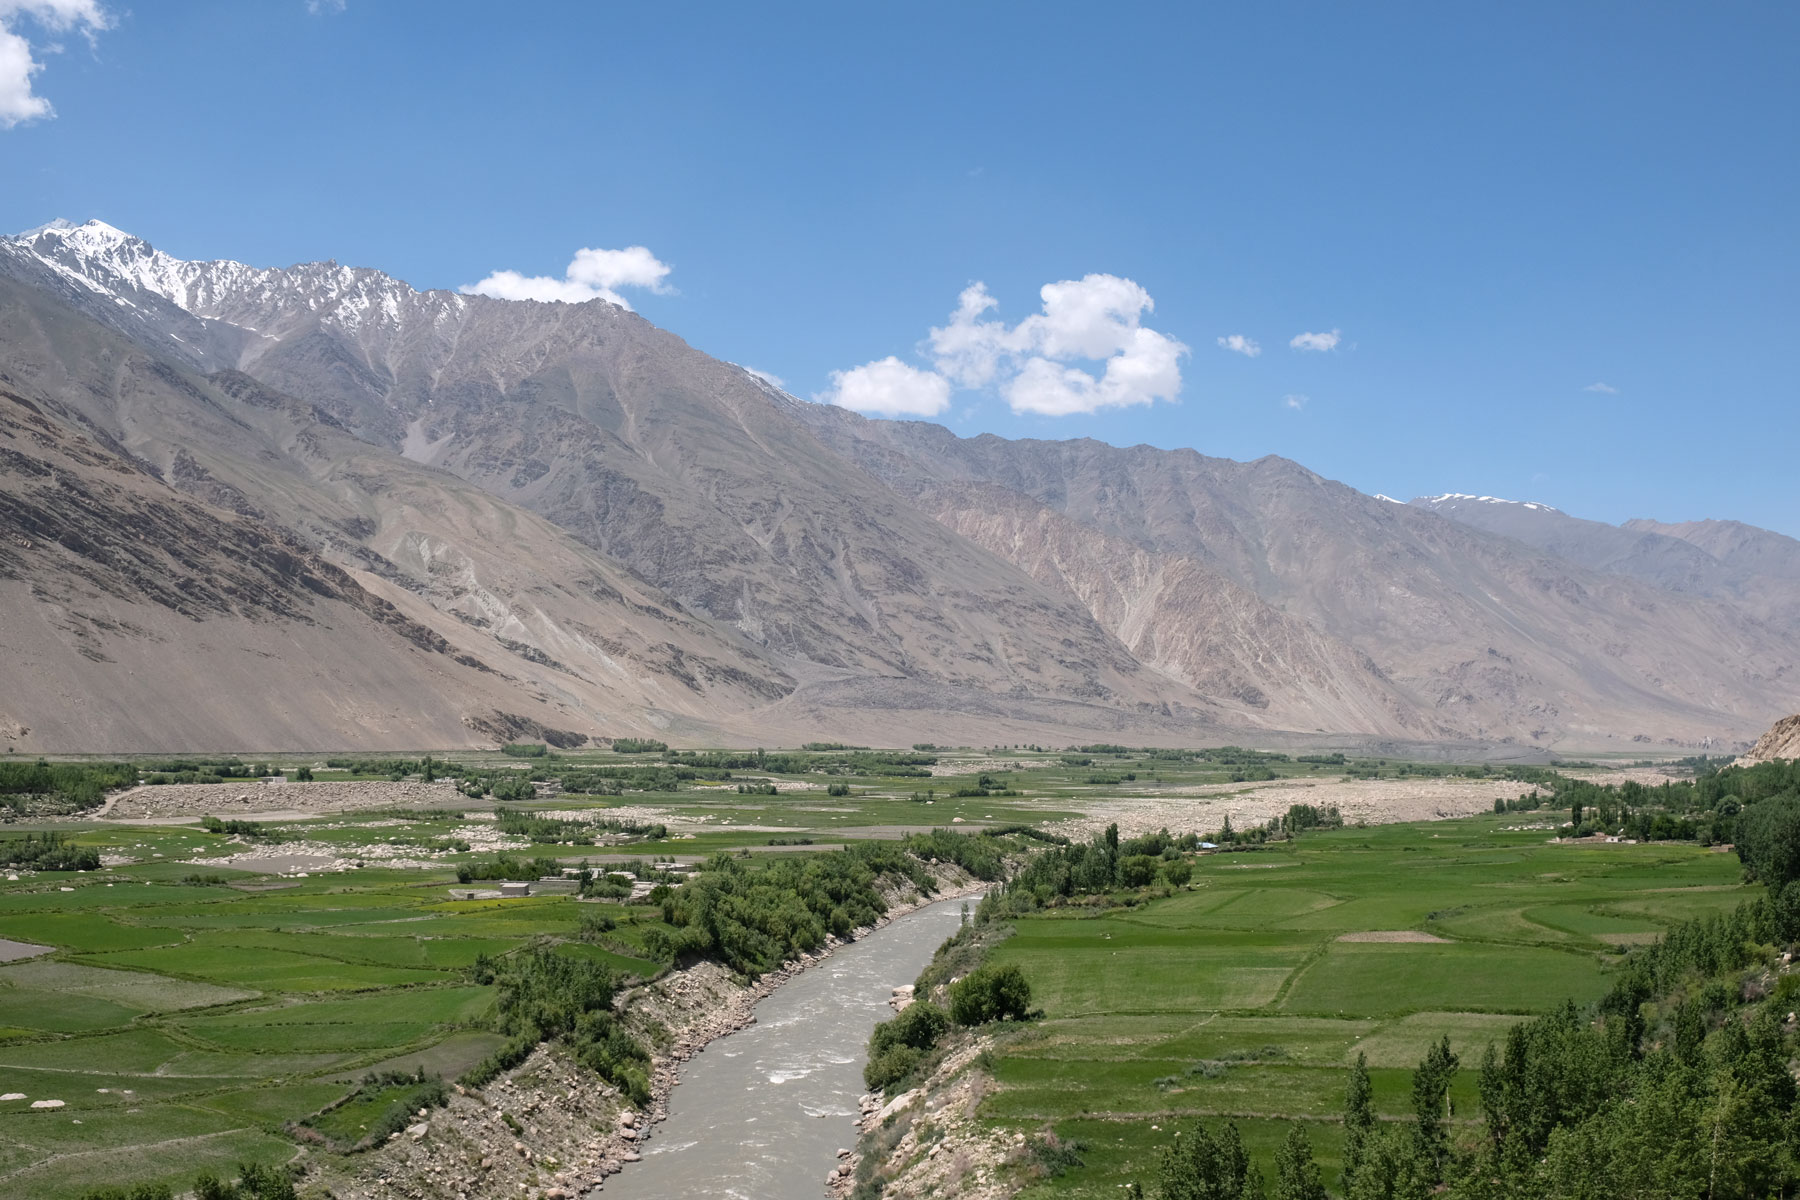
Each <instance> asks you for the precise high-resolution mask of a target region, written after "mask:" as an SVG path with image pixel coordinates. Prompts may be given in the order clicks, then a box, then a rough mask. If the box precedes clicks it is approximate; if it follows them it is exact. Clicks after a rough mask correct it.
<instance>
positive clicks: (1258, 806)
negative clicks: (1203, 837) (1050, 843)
mask: <svg viewBox="0 0 1800 1200" xmlns="http://www.w3.org/2000/svg"><path fill="white" fill-rule="evenodd" d="M1229 786H1230V788H1231V791H1230V792H1229V793H1225V794H1219V793H1216V792H1209V791H1206V790H1203V789H1201V788H1195V789H1194V790H1193V791H1191V792H1189V791H1184V792H1183V793H1182V794H1179V795H1166V796H1136V797H1127V798H1120V799H1115V800H1103V799H1099V798H1095V799H1092V800H1089V799H1085V798H1077V799H1071V800H1069V801H1068V804H1069V806H1070V807H1074V808H1082V809H1085V810H1087V811H1086V815H1084V816H1080V817H1072V818H1070V819H1069V820H1066V821H1058V822H1056V823H1055V824H1054V825H1051V826H1049V828H1050V829H1052V830H1054V831H1055V832H1057V833H1060V834H1062V835H1063V836H1065V837H1072V838H1088V837H1092V836H1093V835H1094V834H1096V833H1099V832H1100V831H1101V830H1103V829H1105V828H1106V827H1107V826H1108V825H1109V824H1112V823H1114V822H1116V823H1117V824H1118V826H1119V833H1120V834H1121V835H1122V836H1124V837H1137V836H1139V835H1142V834H1146V833H1154V832H1155V831H1156V830H1158V829H1167V830H1168V831H1169V832H1171V833H1190V832H1192V833H1199V834H1207V833H1214V832H1217V831H1218V830H1219V829H1220V828H1221V827H1222V826H1223V825H1224V823H1225V817H1226V815H1227V814H1229V815H1230V817H1231V824H1232V826H1233V827H1234V828H1237V829H1243V828H1245V827H1246V826H1250V825H1261V824H1262V823H1263V822H1265V821H1268V820H1269V819H1270V818H1272V817H1278V816H1281V815H1282V814H1283V813H1285V812H1287V810H1288V806H1289V805H1292V804H1311V805H1313V806H1314V807H1317V808H1324V807H1326V806H1328V805H1334V804H1335V805H1336V806H1337V808H1338V811H1339V812H1341V813H1343V815H1344V820H1345V822H1347V823H1349V824H1352V825H1354V824H1355V823H1356V822H1358V821H1364V822H1367V823H1368V824H1370V825H1388V824H1393V823H1395V822H1398V821H1431V820H1436V819H1438V818H1442V817H1467V816H1472V815H1474V814H1475V813H1484V812H1493V811H1494V801H1495V800H1496V799H1498V798H1503V797H1508V796H1517V795H1518V794H1519V793H1520V792H1521V791H1525V790H1529V789H1525V788H1522V787H1521V786H1520V785H1519V784H1518V783H1515V782H1511V781H1508V780H1497V779H1489V780H1471V779H1340V780H1331V781H1327V780H1307V781H1304V782H1301V781H1281V780H1278V781H1276V782H1274V783H1267V784H1263V785H1261V786H1257V787H1249V786H1248V785H1245V784H1232V785H1229Z"/></svg>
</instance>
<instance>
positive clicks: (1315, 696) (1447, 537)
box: [0, 222, 1800, 746]
mask: <svg viewBox="0 0 1800 1200" xmlns="http://www.w3.org/2000/svg"><path fill="white" fill-rule="evenodd" d="M0 280H10V281H11V282H10V283H0V385H4V386H6V387H9V388H13V389H15V390H16V392H17V393H18V394H19V395H20V396H22V397H24V398H25V399H26V400H27V401H29V402H31V403H34V404H39V405H40V406H41V407H43V410H44V412H45V413H47V414H50V415H49V416H48V417H47V418H46V419H51V420H54V421H56V422H58V423H60V425H61V426H62V427H63V428H64V429H65V430H66V431H68V432H69V433H70V434H71V435H72V436H87V437H90V438H92V439H95V440H97V441H99V442H103V443H104V444H105V445H108V446H111V447H113V448H114V451H115V452H116V453H117V454H119V455H121V456H124V458H125V460H127V461H133V462H135V463H138V464H140V469H142V470H143V471H145V472H147V474H146V478H151V479H152V480H153V481H154V476H160V478H161V480H162V481H164V482H165V483H166V485H167V486H170V487H173V488H176V489H178V490H180V491H182V492H183V493H184V494H185V496H186V497H187V499H188V501H189V502H191V503H194V504H196V505H204V506H205V507H206V508H208V509H209V510H212V511H215V512H218V513H222V514H234V515H235V516H236V517H241V518H242V519H245V520H254V521H256V522H259V523H260V524H261V525H262V526H263V527H266V528H268V529H270V530H279V531H281V534H282V536H288V537H291V538H292V539H294V541H295V544H297V545H299V546H302V547H305V548H307V549H308V551H309V552H311V553H314V554H316V555H318V556H319V557H320V560H321V561H323V562H329V563H335V564H337V565H338V566H340V567H342V568H343V569H345V570H346V571H348V572H350V577H351V578H352V579H353V580H354V581H356V583H357V585H358V586H359V587H362V588H364V589H365V590H367V591H368V592H369V593H370V594H371V595H372V596H376V597H379V598H382V599H385V600H387V601H388V602H390V603H392V604H393V605H394V606H395V608H396V611H400V612H403V613H405V614H406V615H407V617H408V619H410V620H415V621H418V622H419V623H420V625H421V626H422V627H424V628H428V629H431V630H433V631H435V632H436V633H437V635H438V636H440V637H442V638H444V639H445V641H446V644H447V645H449V646H451V647H452V658H454V657H455V655H457V654H461V655H464V656H466V657H468V658H470V659H472V660H474V661H476V662H478V663H480V664H481V666H483V667H486V668H487V670H485V671H483V670H479V669H477V668H464V669H465V670H470V671H474V673H475V674H476V675H479V676H480V677H481V680H482V681H483V683H482V688H485V689H486V690H485V691H483V690H482V688H472V689H470V690H469V692H468V694H467V696H466V697H463V696H461V695H455V696H445V695H442V694H440V695H439V696H438V697H437V700H438V701H440V702H442V703H443V704H444V705H446V706H447V708H446V711H449V710H450V709H454V710H455V711H454V716H455V718H456V720H457V721H458V722H461V723H463V726H464V727H465V728H470V727H471V726H470V723H471V722H473V723H474V724H475V726H480V722H482V721H483V720H490V718H489V717H487V716H484V714H488V713H491V712H494V711H500V712H512V713H516V714H518V715H520V716H521V717H524V718H528V719H530V720H533V721H539V722H542V723H544V724H546V725H550V726H553V727H566V728H569V729H572V730H578V731H582V732H589V733H595V734H606V733H611V732H632V733H636V732H642V731H644V730H647V729H664V730H669V731H671V733H673V734H674V735H675V736H683V737H689V738H695V739H701V740H718V739H734V740H740V741H742V740H749V739H753V740H768V741H774V740H778V739H785V740H798V738H799V737H801V736H827V735H841V736H845V737H854V738H856V739H857V740H863V741H881V742H884V743H893V742H900V741H906V740H910V739H911V738H913V737H915V736H917V737H920V738H921V739H928V740H937V741H944V740H950V741H969V742H978V743H981V742H990V741H1013V740H1024V739H1034V740H1035V739H1037V738H1040V737H1057V736H1063V735H1064V734H1067V735H1069V736H1070V737H1071V738H1074V737H1079V736H1082V734H1083V732H1084V731H1085V732H1087V733H1099V732H1106V733H1107V734H1108V735H1109V740H1120V739H1123V740H1159V741H1167V740H1197V739H1199V738H1201V737H1211V736H1232V737H1236V736H1240V735H1242V736H1246V737H1249V736H1255V737H1258V738H1262V739H1264V740H1267V739H1269V738H1275V737H1277V736H1278V731H1281V730H1298V731H1301V732H1303V733H1307V734H1309V735H1310V734H1313V733H1315V732H1316V731H1321V730H1323V731H1327V732H1330V733H1346V734H1360V735H1368V736H1372V737H1381V738H1406V739H1439V738H1483V739H1490V740H1500V739H1513V740H1517V741H1520V742H1525V743H1535V744H1537V745H1546V746H1547V745H1554V744H1564V745H1576V744H1582V745H1606V744H1609V743H1615V742H1622V743H1626V744H1629V743H1630V742H1631V741H1632V740H1633V739H1639V740H1641V739H1650V740H1655V741H1659V742H1660V741H1663V740H1665V739H1667V740H1671V741H1674V742H1678V743H1681V744H1697V743H1699V742H1700V741H1701V740H1702V739H1704V738H1707V737H1712V738H1716V739H1724V740H1744V741H1747V740H1748V739H1749V738H1750V737H1752V736H1754V734H1755V733H1756V732H1758V731H1760V730H1761V729H1762V728H1764V727H1766V725H1767V723H1768V720H1769V719H1770V717H1771V716H1772V714H1774V713H1775V712H1777V711H1783V710H1789V709H1792V708H1796V707H1800V663H1797V662H1796V652H1795V650H1794V639H1792V638H1791V637H1789V636H1788V633H1787V627H1786V626H1785V625H1783V624H1782V622H1783V621H1785V620H1786V618H1787V614H1788V612H1789V609H1788V608H1785V607H1784V605H1788V604H1790V603H1791V602H1792V601H1793V599H1794V596H1795V595H1796V593H1800V587H1796V586H1793V585H1792V584H1791V582H1784V577H1782V576H1779V575H1778V574H1769V573H1766V572H1765V573H1761V574H1754V573H1753V574H1748V575H1746V574H1743V571H1747V570H1748V567H1743V568H1742V569H1740V567H1739V566H1737V565H1734V563H1737V562H1739V561H1740V560H1741V561H1742V562H1744V563H1748V562H1750V561H1752V560H1754V561H1755V562H1756V563H1759V564H1760V563H1764V562H1774V561H1778V560H1779V561H1785V560H1784V559H1782V554H1783V553H1785V552H1784V551H1783V550H1782V549H1781V548H1780V547H1779V546H1776V545H1774V544H1772V543H1771V544H1768V545H1765V544H1763V543H1761V542H1758V541H1756V539H1754V538H1738V539H1737V540H1735V541H1733V540H1732V539H1731V538H1729V537H1725V536H1724V535H1722V534H1718V532H1717V531H1713V530H1710V529H1708V530H1703V531H1699V532H1696V533H1695V535H1694V537H1692V538H1690V537H1687V536H1685V535H1672V534H1671V533H1669V532H1666V531H1664V530H1661V529H1655V530H1643V531H1634V530H1620V529H1617V528H1615V527H1612V526H1606V525H1600V524H1598V523H1595V522H1581V521H1577V520H1576V519H1574V518H1570V517H1568V516H1566V515H1565V514H1561V513H1556V512H1555V510H1551V509H1542V508H1541V506H1539V507H1536V508H1523V507H1521V508H1520V512H1519V513H1514V512H1512V511H1511V507H1512V506H1507V509H1508V511H1506V512H1500V511H1498V509H1497V506H1487V505H1480V506H1477V507H1475V508H1472V509H1469V510H1468V511H1466V512H1465V511H1463V510H1464V508H1465V507H1466V506H1464V505H1461V504H1460V503H1457V504H1448V503H1446V504H1444V505H1443V506H1441V508H1440V511H1429V510H1428V508H1429V507H1430V506H1426V505H1422V504H1417V505H1414V506H1406V505H1399V504H1395V503H1392V502H1389V501H1386V500H1382V499H1377V498H1374V497H1369V496H1364V495H1362V494H1360V493H1358V492H1355V491H1354V490H1352V489H1350V488H1348V487H1345V486H1343V485H1342V484H1336V483H1332V482H1330V481H1328V480H1324V479H1321V478H1320V477H1318V476H1317V475H1314V474H1313V473H1311V472H1309V471H1307V470H1305V469H1304V468H1302V467H1300V466H1298V465H1296V464H1294V463H1291V462H1287V461H1285V460H1282V459H1276V458H1268V459H1262V460H1259V461H1257V462H1254V463H1236V462H1230V461H1227V460H1221V459H1209V458H1205V457H1203V456H1201V455H1199V454H1196V453H1193V452H1191V451H1175V452H1169V451H1159V450H1153V449H1151V448H1148V447H1141V446H1140V447H1134V448H1129V449H1122V448H1118V447H1112V446H1107V445H1105V444H1103V443H1099V442H1094V441H1089V440H1081V441H1071V442H1042V441H1018V442H1012V441H1006V440H1004V439H1000V438H994V437H980V438H973V439H959V438H957V437H955V436H954V435H952V434H950V433H949V432H948V431H947V430H944V429H942V428H940V427H937V426H931V425H925V424H922V423H917V422H885V421H871V420H866V419H864V418H861V417H857V416H855V415H854V414H851V413H848V412H844V411H842V410H838V409H828V408H822V407H820V406H816V405H810V404H805V403H803V402H801V401H797V400H795V399H793V398H792V397H790V396H787V395H785V394H784V393H781V392H779V391H778V390H776V389H773V388H771V387H770V386H769V385H767V384H766V383H764V382H762V381H761V380H759V379H757V378H755V377H753V376H751V375H749V374H748V373H747V372H744V371H743V370H741V369H739V368H737V367H734V366H731V365H730V364H727V363H722V362H719V361H717V360H715V359H712V358H709V357H707V356H706V355H704V354H702V353H700V352H699V351H696V350H694V349H693V348H691V347H689V346H687V345H686V344H685V343H683V342H682V341H681V340H680V339H679V338H676V337H674V336H673V335H671V334H668V333H666V332H664V331H662V330H659V329H657V328H655V327H654V326H652V325H650V324H649V323H648V322H646V321H644V320H643V319H642V318H641V317H638V316H637V315H635V314H633V313H631V312H629V311H626V310H624V309H621V308H618V307H616V306H613V305H611V304H608V303H605V302H604V301H594V302H590V303H587V304H579V305H564V304H540V303H535V302H513V301H501V300H494V299H490V298H486V297H478V296H462V295H457V294H454V293H448V292H417V291H414V290H413V289H412V288H410V287H408V286H407V285H405V284H404V283H401V282H399V281H397V280H394V279H392V278H390V277H388V276H386V275H383V274H381V273H380V272H378V271H372V270H367V269H361V268H346V267H340V266H338V265H337V264H335V263H322V264H306V265H301V266H295V267H290V268H282V269H273V270H263V269H256V268H251V267H247V266H244V265H242V264H238V263H232V262H183V261H181V260H177V259H174V258H171V257H169V256H168V255H165V254H162V253H160V252H159V251H156V250H155V249H154V248H153V247H151V246H150V245H149V244H147V243H145V242H143V241H142V240H140V239H137V238H134V237H131V236H129V235H126V234H123V233H121V232H120V231H118V230H115V229H112V228H111V227H110V226H105V225H103V224H100V223H97V222H90V223H89V224H86V225H80V226H74V225H68V224H65V223H58V224H54V225H52V226H47V227H45V228H43V229H40V230H35V231H33V232H32V233H30V234H27V235H22V236H21V237H20V238H18V239H14V240H11V241H5V240H0ZM149 473H153V474H149ZM1439 499H1440V501H1445V502H1447V501H1449V500H1451V499H1453V498H1439ZM221 519H225V518H224V517H223V516H222V517H221ZM1681 528H1686V527H1681ZM1753 532H1754V531H1753ZM131 536H132V534H131V533H130V530H129V526H128V525H127V524H125V523H123V522H121V523H120V531H119V537H120V538H121V539H123V540H126V541H129V540H130V538H131ZM1770 536H1773V535H1770ZM1709 538H1710V539H1712V541H1713V542H1714V543H1715V544H1718V545H1723V544H1724V543H1726V542H1729V543H1730V548H1728V549H1727V550H1726V551H1724V553H1726V554H1727V558H1720V557H1719V554H1720V553H1721V551H1717V550H1715V549H1713V548H1710V547H1709V546H1708V545H1707V544H1705V543H1706V541H1707V539H1709ZM1727 559H1730V560H1731V561H1727ZM1795 562H1796V563H1800V559H1796V560H1795ZM33 569H34V568H32V567H31V566H30V565H29V564H26V565H24V566H21V567H19V568H18V576H17V577H18V578H19V579H21V580H24V581H26V582H29V581H30V579H31V574H32V571H33ZM1740 577H1741V579H1743V580H1749V581H1750V582H1748V583H1745V582H1741V581H1740ZM1793 578H1800V576H1795V577H1793ZM1771 581H1773V582H1771ZM36 603H38V604H39V605H40V606H41V605H42V604H43V602H42V601H37V602H36ZM281 619H283V620H286V619H287V618H285V617H284V618H281ZM210 620H211V618H205V619H203V620H202V621H201V622H200V626H199V628H201V629H204V628H205V627H206V624H207V622H208V621H210ZM189 632H190V633H193V634H194V635H195V636H200V634H199V633H198V630H194V631H189ZM108 636H109V637H112V638H114V639H129V638H130V637H131V636H133V635H131V634H130V633H129V632H128V631H126V632H120V631H114V632H112V633H110V634H108ZM181 640H182V639H176V638H173V637H172V636H171V638H170V639H169V643H170V644H171V645H178V643H179V642H180V641H181ZM314 652H315V653H317V652H318V651H314ZM271 653H275V652H273V651H272V652H271ZM16 674H18V672H17V671H15V670H14V669H12V668H9V669H8V670H7V673H6V682H7V684H8V687H9V688H10V689H12V690H13V692H14V693H15V694H16V695H17V696H19V697H21V698H20V699H19V700H18V701H17V702H16V703H15V704H14V707H15V708H26V709H28V708H30V707H31V705H32V704H33V703H38V702H40V701H37V700H34V699H33V697H34V696H36V695H38V693H40V692H42V691H44V690H45V688H46V687H48V686H49V685H47V684H45V683H44V682H43V681H42V680H40V679H38V678H37V677H36V676H31V677H27V678H20V679H15V678H14V675H16ZM15 685H17V686H15ZM87 686H89V685H86V684H84V685H82V688H77V689H75V690H76V691H77V692H79V691H81V690H82V689H83V688H85V687H87ZM95 686H98V685H95ZM433 686H434V687H438V688H439V691H440V693H441V692H442V690H443V689H442V686H441V685H435V684H434V685H433ZM460 686H461V685H458V687H459V688H460ZM452 690H453V691H454V689H452ZM45 702H46V703H47V701H45ZM509 706H510V707H509ZM15 717H16V719H18V720H20V721H22V722H24V723H26V724H29V723H30V722H29V721H26V720H25V719H24V718H23V717H17V716H16V714H15ZM434 720H436V721H437V722H438V723H437V724H436V725H434V726H433V728H434V729H441V728H442V720H441V719H439V718H434ZM559 722H561V724H560V725H559V724H558V723H559ZM480 727H481V728H485V726H480ZM1259 731H1260V732H1259ZM1113 735H1116V736H1113ZM199 736H201V734H200V727H198V726H196V728H195V731H194V733H193V737H199ZM270 736H271V737H274V736H275V735H274V734H273V733H271V735H270ZM283 736H290V735H285V734H284V735H283ZM291 736H293V737H296V738H303V737H304V738H311V739H312V741H313V742H314V744H320V745H323V744H327V740H321V738H322V737H323V735H316V734H302V733H301V732H298V731H296V732H294V733H293V734H292V735H291ZM386 736H387V735H386V734H372V735H371V738H372V739H374V740H380V739H381V738H383V737H386ZM409 736H411V735H409ZM437 736H440V737H442V736H443V735H442V734H439V735H437ZM469 736H471V737H473V736H476V735H475V734H473V733H471V734H470V735H469ZM181 740H182V739H179V738H177V739H175V741H181ZM187 740H189V741H192V738H191V737H190V738H189V739H187ZM248 740H249V741H252V742H254V741H257V740H258V739H256V738H250V739H248ZM1089 740H1092V739H1091V738H1090V739H1089ZM170 744H174V743H173V742H171V743H170Z"/></svg>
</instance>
